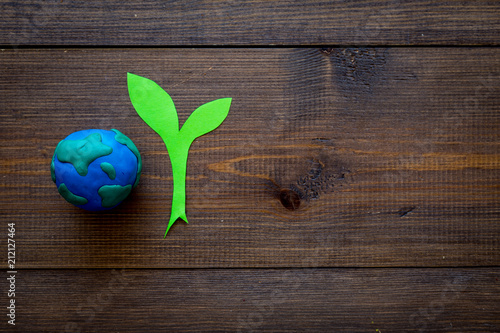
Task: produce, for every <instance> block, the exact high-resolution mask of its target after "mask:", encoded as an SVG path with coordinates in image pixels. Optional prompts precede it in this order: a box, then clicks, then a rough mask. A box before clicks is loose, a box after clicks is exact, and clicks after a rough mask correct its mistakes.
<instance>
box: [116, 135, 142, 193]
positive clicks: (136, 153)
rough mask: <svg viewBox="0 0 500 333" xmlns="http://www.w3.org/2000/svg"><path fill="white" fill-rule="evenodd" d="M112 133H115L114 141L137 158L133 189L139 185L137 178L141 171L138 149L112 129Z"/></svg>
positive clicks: (139, 176) (124, 136)
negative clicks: (126, 148) (125, 147)
mask: <svg viewBox="0 0 500 333" xmlns="http://www.w3.org/2000/svg"><path fill="white" fill-rule="evenodd" d="M112 131H113V132H115V134H116V135H115V140H116V141H117V142H119V143H121V144H122V145H125V146H127V147H128V149H130V151H132V153H134V155H135V157H137V176H136V177H135V182H134V186H133V188H135V187H136V186H137V184H138V183H139V178H141V171H142V159H141V154H139V149H137V147H136V146H135V144H134V143H133V142H132V140H130V139H129V138H128V137H127V136H126V135H125V134H123V133H122V132H120V131H119V130H117V129H112Z"/></svg>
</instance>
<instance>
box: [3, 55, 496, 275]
mask: <svg viewBox="0 0 500 333" xmlns="http://www.w3.org/2000/svg"><path fill="white" fill-rule="evenodd" d="M127 72H133V73H135V74H138V75H143V76H146V77H148V78H151V79H153V80H155V81H156V82H157V83H159V84H160V85H161V86H162V87H163V88H165V90H167V91H168V92H169V93H170V95H171V96H172V97H173V99H174V101H175V103H176V105H177V109H178V111H179V114H180V120H181V123H182V122H183V121H184V120H185V119H186V118H187V117H188V115H189V114H190V113H191V112H192V111H193V110H194V109H195V108H196V107H197V106H199V105H201V104H202V103H205V102H208V101H210V100H213V99H216V98H221V97H232V98H233V104H232V106H231V111H230V114H229V117H228V118H227V119H226V121H225V122H224V123H223V124H222V126H221V127H220V128H218V129H217V130H216V131H215V132H213V133H210V134H208V135H206V136H203V137H201V138H199V139H198V140H196V141H195V143H194V144H193V146H192V148H191V151H190V158H189V161H188V178H187V214H188V218H189V220H190V224H185V223H182V222H181V221H179V222H177V223H176V224H175V225H174V227H173V228H172V229H171V231H170V233H169V235H168V236H167V238H166V239H163V233H164V231H165V228H166V225H167V221H168V217H169V214H170V204H171V195H172V193H171V192H172V177H171V167H170V161H169V159H168V156H167V150H166V149H165V146H164V145H163V143H162V141H161V139H160V138H159V137H158V136H157V135H156V134H155V133H154V132H153V130H151V129H150V128H149V127H148V126H147V125H146V124H145V123H144V122H143V121H142V120H141V119H140V118H139V117H138V116H137V114H136V113H135V111H134V109H133V107H132V105H131V103H130V100H129V97H128V92H127V86H126V73H127ZM0 77H1V78H2V80H1V82H0V94H1V96H2V98H1V99H0V102H1V103H2V105H1V109H2V113H1V115H0V117H1V125H0V126H1V127H0V140H1V142H2V148H1V150H0V152H1V161H0V173H1V179H2V182H1V187H2V191H1V192H0V205H1V206H0V209H1V214H2V219H3V220H4V221H6V222H15V223H16V228H17V230H18V233H17V234H16V244H17V248H18V250H17V252H16V253H17V259H18V268H121V267H125V268H180V267H186V268H207V267H218V268H224V267H227V268H229V267H233V268H234V267H247V268H249V267H269V268H273V267H397V266H405V267H411V266H419V267H424V266H425V267H427V266H433V267H443V266H481V265H498V264H499V259H500V258H499V250H500V246H499V240H498V235H499V231H500V226H499V223H498V221H499V218H500V211H499V180H500V179H499V178H500V177H499V175H500V173H499V169H500V155H499V154H500V150H499V145H498V142H499V134H500V131H499V129H500V112H499V111H500V110H499V105H500V100H499V97H500V94H499V92H500V80H499V78H500V51H499V49H497V48H362V47H358V48H302V49H289V48H272V49H253V48H251V49H248V48H201V49H161V48H160V49H43V50H41V49H34V50H28V49H11V50H3V51H0ZM82 126H83V127H82ZM83 128H105V129H111V128H117V129H119V130H120V131H122V132H123V133H125V134H126V135H128V136H129V137H130V138H132V140H133V141H134V142H135V143H136V145H137V146H138V148H139V150H140V151H141V154H142V156H143V160H144V168H143V175H142V178H141V182H140V185H139V186H138V188H137V189H136V190H134V192H133V194H132V197H131V198H130V199H128V200H127V201H126V202H125V203H124V204H123V205H121V206H120V207H119V208H118V209H116V210H114V211H112V212H107V213H103V214H97V213H89V212H84V211H82V210H80V209H78V208H75V207H73V206H72V205H70V204H68V203H66V202H65V201H64V200H63V199H62V198H61V197H60V196H59V194H58V192H57V190H56V187H55V185H54V184H53V183H52V182H51V180H50V171H49V164H50V159H51V157H52V154H53V151H54V149H55V146H56V145H57V143H58V142H59V141H60V140H62V139H63V138H64V137H66V136H67V135H68V134H70V133H71V132H73V131H76V130H80V129H83ZM287 194H288V195H287ZM290 195H292V196H293V195H295V196H297V197H299V198H300V207H298V209H295V210H290V209H287V207H288V208H293V207H291V206H293V205H294V200H291V199H290ZM6 255H7V254H6V252H5V251H4V252H2V253H1V256H0V257H1V258H2V259H3V260H4V259H6ZM4 262H6V260H4Z"/></svg>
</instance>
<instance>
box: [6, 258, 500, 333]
mask: <svg viewBox="0 0 500 333" xmlns="http://www.w3.org/2000/svg"><path fill="white" fill-rule="evenodd" d="M499 277H500V270H499V269H498V268H474V269H463V268H454V269H448V268H445V269H442V268H440V269H281V270H280V269H271V270H267V269H250V270H248V269H231V270H229V269H214V270H211V269H209V270H203V269H201V270H200V269H198V270H190V269H186V270H23V271H20V272H18V275H17V281H18V284H19V285H21V286H22V289H21V288H20V290H19V292H18V294H17V301H18V304H19V306H18V312H17V318H18V319H17V325H16V326H17V327H19V328H21V327H22V328H23V332H143V331H145V330H147V331H148V332H165V331H168V332H192V331H197V332H290V331H300V332H332V331H335V332H353V331H356V332H443V331H446V332H477V331H480V332H498V331H499V330H500V308H499V304H500V288H499V282H498V278H499ZM4 284H5V281H4V282H2V285H4ZM2 297H5V296H2ZM376 330H378V331H376Z"/></svg>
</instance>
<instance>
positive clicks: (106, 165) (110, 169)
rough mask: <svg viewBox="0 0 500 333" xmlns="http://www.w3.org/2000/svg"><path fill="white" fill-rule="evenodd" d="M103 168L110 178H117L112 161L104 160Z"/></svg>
mask: <svg viewBox="0 0 500 333" xmlns="http://www.w3.org/2000/svg"><path fill="white" fill-rule="evenodd" d="M101 169H102V171H104V172H105V173H106V174H107V175H108V177H109V179H111V180H113V179H115V178H116V170H115V167H114V166H113V165H112V164H111V163H108V162H102V163H101Z"/></svg>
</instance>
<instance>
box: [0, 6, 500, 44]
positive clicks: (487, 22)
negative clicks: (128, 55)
mask: <svg viewBox="0 0 500 333" xmlns="http://www.w3.org/2000/svg"><path fill="white" fill-rule="evenodd" d="M0 11H1V12H2V20H1V21H0V45H3V46H4V47H8V46H11V47H15V48H16V47H19V46H22V45H79V46H82V45H87V46H96V45H104V46H106V45H138V46H145V45H160V46H162V45H184V46H192V45H318V44H321V45H325V44H335V45H356V44H357V45H499V44H500V19H499V17H500V3H499V2H498V1H491V0H469V1H444V0H441V1H426V0H411V1H400V0H385V1H366V0H363V1H343V0H335V1H320V0H308V1H307V2H304V1H299V0H250V1H235V0H226V1H212V0H196V1H151V0H146V1H137V0H136V1H117V0H110V1H105V2H91V1H73V0H64V1H59V0H52V1H43V2H40V1H30V0H22V1H6V0H2V1H1V2H0Z"/></svg>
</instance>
